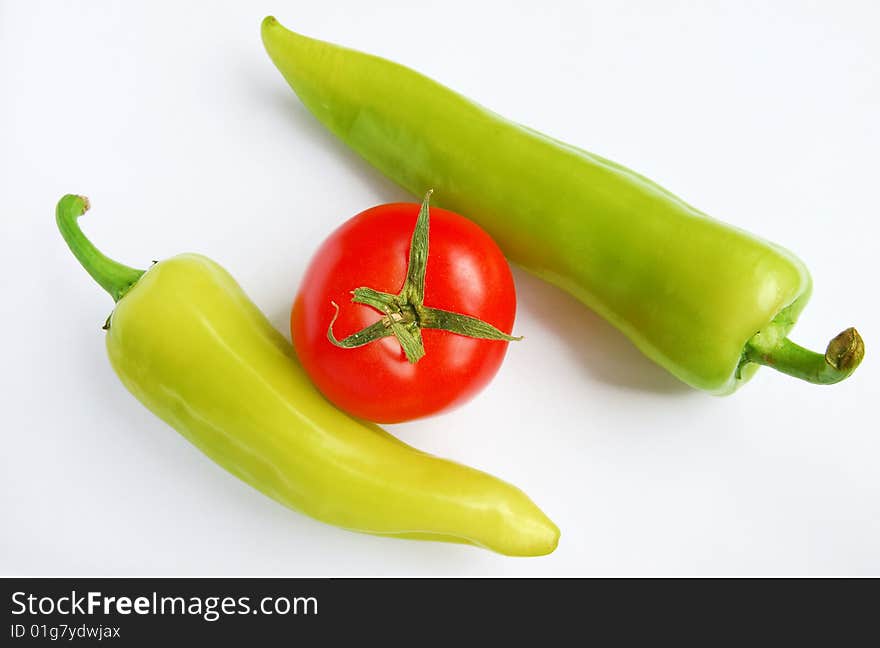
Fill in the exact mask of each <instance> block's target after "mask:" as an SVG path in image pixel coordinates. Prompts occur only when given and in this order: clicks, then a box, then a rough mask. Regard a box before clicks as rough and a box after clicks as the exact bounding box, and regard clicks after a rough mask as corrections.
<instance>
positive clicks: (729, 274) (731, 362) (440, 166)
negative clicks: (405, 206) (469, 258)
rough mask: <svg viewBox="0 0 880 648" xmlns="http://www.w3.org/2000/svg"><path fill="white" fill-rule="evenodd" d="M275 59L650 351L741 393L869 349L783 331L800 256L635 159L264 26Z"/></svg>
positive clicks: (852, 339) (841, 366)
mask: <svg viewBox="0 0 880 648" xmlns="http://www.w3.org/2000/svg"><path fill="white" fill-rule="evenodd" d="M262 36H263V43H264V45H265V47H266V50H267V52H268V53H269V56H270V58H271V59H272V61H273V62H274V63H275V65H276V66H277V67H278V69H279V70H280V71H281V74H282V75H283V76H284V78H285V79H286V80H287V82H288V83H289V84H290V86H291V87H292V88H293V90H294V91H295V92H296V94H297V95H298V96H299V98H300V99H301V100H302V102H303V103H304V104H305V106H306V107H307V108H308V109H309V110H310V111H311V112H312V113H313V114H314V115H315V117H317V118H318V120H319V121H321V122H322V123H323V124H324V125H325V126H326V127H327V128H328V129H329V130H330V131H332V132H333V133H334V134H335V135H336V136H338V137H339V138H340V139H341V140H342V141H343V142H345V143H346V144H347V145H349V146H350V147H351V148H352V149H354V150H355V151H356V152H357V153H358V154H360V155H361V156H362V157H363V158H365V159H366V160H367V161H369V162H370V163H372V164H373V165H374V166H376V167H377V168H378V169H379V170H381V171H382V172H383V173H385V174H386V175H387V176H388V177H390V178H391V179H392V180H394V181H396V182H397V183H399V184H400V185H401V186H403V187H404V188H405V189H407V190H409V191H411V192H413V193H415V194H417V195H420V194H421V193H423V192H424V190H425V188H426V187H433V188H434V189H435V190H436V192H437V195H438V196H439V197H440V200H439V201H438V202H439V204H440V205H441V206H443V207H446V208H448V209H451V210H453V211H456V212H458V213H461V214H464V215H466V216H468V217H469V218H472V219H473V220H475V221H476V222H477V223H479V224H480V225H481V226H482V227H483V228H484V229H486V230H487V231H488V232H489V233H490V234H491V235H492V236H493V237H494V238H495V240H496V241H497V242H498V244H499V245H500V247H501V249H502V250H503V251H504V252H505V253H506V254H507V255H508V257H509V258H510V259H511V260H512V261H513V262H515V263H517V264H519V265H521V266H522V267H524V268H526V269H527V270H529V271H531V272H533V273H534V274H536V275H537V276H539V277H541V278H543V279H545V280H547V281H549V282H550V283H552V284H555V285H556V286H559V287H560V288H562V289H564V290H566V291H568V292H569V293H571V294H572V295H574V296H575V297H576V298H577V299H579V300H580V301H582V302H583V303H585V304H586V305H588V306H589V307H591V308H592V309H594V310H595V311H597V312H598V313H599V314H600V315H602V316H603V317H604V318H605V319H607V320H608V321H609V322H611V323H612V324H613V325H614V326H616V327H617V328H618V329H620V330H621V331H622V332H623V333H624V334H625V335H626V336H627V337H628V338H629V339H630V340H631V341H632V342H633V343H635V345H636V346H637V347H638V348H639V349H640V350H641V351H642V352H643V353H644V354H645V355H647V356H648V357H649V358H651V359H652V360H654V361H655V362H657V363H658V364H660V365H661V366H663V367H665V368H666V369H667V370H668V371H670V372H671V373H672V374H674V375H675V376H677V377H678V378H680V379H681V380H683V381H684V382H686V383H688V384H689V385H692V386H693V387H696V388H699V389H703V390H706V391H709V392H712V393H715V394H729V393H731V392H733V391H734V390H735V389H736V388H737V387H738V386H739V385H741V384H743V383H744V382H745V381H746V380H747V379H748V378H749V377H750V376H751V375H752V374H753V373H754V371H755V370H756V369H757V367H758V365H759V364H763V365H767V366H771V367H774V368H775V369H777V370H779V371H782V372H785V373H787V374H790V375H792V376H795V377H798V378H802V379H804V380H807V381H809V382H813V383H819V384H830V383H834V382H838V381H840V380H842V379H843V378H845V377H847V376H848V375H850V374H851V373H852V372H853V371H854V370H855V368H856V367H857V366H858V364H859V362H861V359H862V357H863V355H864V343H863V342H862V339H861V337H860V336H859V334H858V333H857V332H856V330H855V329H853V328H850V329H847V330H846V331H844V332H843V333H841V334H840V335H838V336H837V337H835V338H834V339H833V340H832V341H831V342H830V343H829V345H828V348H827V350H826V352H825V354H820V353H815V352H812V351H809V350H807V349H804V348H802V347H800V346H798V345H796V344H794V343H793V342H791V341H790V340H788V338H787V337H786V336H787V335H788V332H789V330H790V329H791V327H792V326H793V325H794V323H795V321H796V320H797V317H798V315H799V314H800V312H801V310H802V309H803V308H804V306H805V305H806V303H807V300H808V298H809V296H810V289H811V279H810V275H809V272H808V271H807V268H806V267H805V266H804V264H803V263H802V262H801V261H800V260H799V259H797V258H796V257H795V256H794V255H793V254H792V253H790V252H788V251H787V250H785V249H783V248H781V247H779V246H778V245H775V244H772V243H768V242H766V241H763V240H761V239H759V238H757V237H755V236H752V235H750V234H747V233H746V232H743V231H741V230H739V229H736V228H734V227H730V226H728V225H725V224H723V223H721V222H719V221H717V220H713V219H711V218H709V217H708V216H706V215H705V214H703V213H702V212H700V211H698V210H696V209H694V208H693V207H691V206H690V205H688V204H687V203H685V202H684V201H683V200H681V199H679V198H677V197H676V196H674V195H673V194H671V193H670V192H668V191H666V190H665V189H663V188H661V187H659V186H657V185H656V184H654V183H653V182H651V181H650V180H648V179H646V178H644V177H642V176H640V175H638V174H637V173H634V172H633V171H630V170H629V169H627V168H625V167H623V166H621V165H619V164H616V163H614V162H611V161H609V160H606V159H604V158H601V157H599V156H598V155H594V154H592V153H588V152H586V151H583V150H580V149H578V148H575V147H573V146H570V145H568V144H564V143H562V142H559V141H556V140H554V139H551V138H549V137H547V136H545V135H542V134H541V133H538V132H535V131H533V130H531V129H529V128H526V127H524V126H520V125H518V124H515V123H512V122H510V121H507V120H505V119H503V118H502V117H500V116H498V115H497V114H495V113H493V112H491V111H489V110H486V109H485V108H483V107H481V106H479V105H477V104H476V103H474V102H472V101H470V100H468V99H466V98H465V97H463V96H461V95H459V94H457V93H455V92H453V91H452V90H449V89H448V88H445V87H444V86H442V85H440V84H438V83H436V82H435V81H432V80H431V79H428V78H426V77H424V76H422V75H421V74H418V73H417V72H414V71H413V70H410V69H408V68H406V67H403V66H400V65H397V64H396V63H392V62H390V61H387V60H384V59H381V58H378V57H375V56H371V55H368V54H363V53H360V52H356V51H353V50H350V49H346V48H343V47H339V46H336V45H332V44H330V43H325V42H322V41H318V40H313V39H311V38H307V37H305V36H301V35H299V34H296V33H294V32H291V31H289V30H287V29H285V28H284V27H282V26H281V25H280V24H279V23H278V22H277V21H276V20H275V19H274V18H272V17H269V18H266V19H265V20H264V21H263V26H262Z"/></svg>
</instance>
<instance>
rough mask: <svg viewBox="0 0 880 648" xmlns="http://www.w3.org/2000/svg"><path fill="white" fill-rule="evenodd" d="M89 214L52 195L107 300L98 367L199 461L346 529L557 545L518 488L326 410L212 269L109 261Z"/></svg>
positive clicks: (73, 201) (268, 328) (281, 344)
mask: <svg viewBox="0 0 880 648" xmlns="http://www.w3.org/2000/svg"><path fill="white" fill-rule="evenodd" d="M87 209H88V202H87V201H86V199H85V198H82V197H80V196H74V195H67V196H64V197H63V198H62V199H61V201H60V202H59V203H58V208H57V212H56V220H57V223H58V227H59V229H60V230H61V233H62V235H63V237H64V239H65V241H67V244H68V246H69V247H70V249H71V251H72V252H73V253H74V255H75V256H76V258H77V259H79V261H80V263H81V264H82V265H83V267H85V269H86V270H87V271H88V272H89V274H90V275H91V276H92V277H93V278H94V279H95V280H96V281H97V282H98V283H99V284H100V285H101V286H102V287H103V288H104V289H105V290H107V292H109V293H110V295H111V296H112V297H113V299H114V300H115V301H116V302H117V303H116V306H115V308H114V309H113V312H112V313H111V315H110V317H109V318H108V320H107V323H106V324H105V328H106V329H107V351H108V353H109V356H110V363H111V364H112V366H113V369H114V370H115V371H116V374H117V375H118V376H119V378H120V379H121V380H122V382H123V384H124V385H125V386H126V387H127V388H128V390H129V391H130V392H131V393H132V394H134V395H135V396H136V397H137V399H138V400H140V401H141V402H142V403H143V404H144V405H146V406H147V408H149V409H150V410H151V411H152V412H153V413H154V414H156V415H157V416H159V417H160V418H161V419H162V420H164V421H165V422H167V423H168V424H169V425H171V426H172V427H173V428H175V429H176V430H178V431H179V432H180V433H181V434H182V435H183V436H184V437H186V438H187V439H188V440H189V441H190V442H192V443H193V445H195V446H196V447H197V448H199V449H200V450H201V451H202V452H204V453H205V454H206V455H207V456H208V457H210V458H211V459H213V460H214V461H216V462H217V463H218V464H220V465H221V466H223V467H224V468H225V469H226V470H228V471H229V472H231V473H232V474H233V475H235V476H236V477H239V478H240V479H242V480H243V481H245V482H247V483H248V484H250V485H251V486H253V487H254V488H256V489H257V490H259V491H262V492H263V493H265V494H266V495H268V496H269V497H272V498H274V499H276V500H277V501H279V502H281V503H282V504H284V505H286V506H288V507H290V508H292V509H296V510H299V511H302V512H303V513H306V514H308V515H311V516H312V517H314V518H317V519H318V520H322V521H324V522H327V523H330V524H334V525H337V526H340V527H344V528H346V529H350V530H354V531H362V532H365V533H373V534H379V535H391V536H398V537H404V538H412V539H420V540H439V541H446V542H461V543H470V544H473V545H477V546H481V547H485V548H487V549H491V550H493V551H497V552H499V553H502V554H507V555H513V556H538V555H543V554H547V553H550V552H551V551H553V550H554V549H555V548H556V544H557V541H558V538H559V530H558V529H557V528H556V526H555V525H554V524H553V523H552V522H551V521H550V520H549V519H547V517H546V516H545V515H544V514H543V513H542V512H541V510H540V509H538V507H537V506H535V504H534V503H533V502H532V501H531V500H530V499H529V498H528V497H527V496H526V495H525V494H524V493H523V492H522V491H520V490H519V489H517V488H515V487H513V486H511V485H510V484H507V483H505V482H503V481H501V480H499V479H497V478H495V477H492V476H491V475H487V474H486V473H483V472H480V471H478V470H474V469H472V468H468V467H466V466H462V465H460V464H457V463H454V462H452V461H447V460H444V459H439V458H437V457H433V456H431V455H429V454H427V453H424V452H421V451H419V450H416V449H415V448H412V447H410V446H408V445H406V444H405V443H403V442H401V441H399V440H397V439H396V438H394V437H393V436H391V435H390V434H388V433H387V432H385V431H384V430H382V429H381V428H379V427H377V426H375V425H373V424H370V423H365V422H362V421H359V420H356V419H353V418H351V417H350V416H348V415H346V414H344V413H343V412H341V411H339V410H338V409H336V408H335V407H334V406H333V405H331V404H330V403H329V402H328V401H326V400H325V399H324V397H323V396H321V394H320V393H319V392H318V391H317V389H316V388H315V387H314V386H313V385H312V383H311V382H310V381H309V379H308V377H307V376H306V374H305V372H304V371H303V369H302V368H301V367H300V365H299V363H298V362H297V360H296V357H295V355H294V351H293V347H292V346H291V345H290V344H289V343H288V342H287V340H285V339H284V338H283V337H282V336H281V334H280V333H278V331H276V330H275V328H274V327H273V326H272V325H271V324H270V323H269V321H268V320H267V319H266V318H265V317H264V316H263V314H262V313H261V312H260V311H259V310H258V309H257V307H256V306H255V305H254V304H253V303H252V302H251V301H250V300H249V299H248V297H247V295H245V294H244V292H243V291H242V290H241V288H240V287H239V286H238V284H237V283H236V282H235V280H234V279H233V278H232V277H231V276H230V275H229V274H228V273H227V272H226V271H225V270H224V269H223V268H222V267H220V266H219V265H217V264H216V263H214V262H213V261H211V260H210V259H207V258H205V257H203V256H200V255H196V254H182V255H179V256H175V257H173V258H170V259H168V260H165V261H161V262H159V263H155V264H154V265H153V266H152V267H151V268H150V269H149V270H147V271H146V272H144V271H142V270H136V269H134V268H129V267H128V266H125V265H122V264H120V263H117V262H116V261H113V260H111V259H109V258H107V257H106V256H104V255H103V254H101V253H100V252H99V251H98V250H97V249H96V248H95V247H94V245H92V243H91V242H90V241H89V240H88V239H87V238H86V237H85V235H84V234H83V233H82V231H81V230H80V228H79V225H78V222H77V219H78V218H79V216H80V215H82V214H83V213H84V212H85V211H86V210H87ZM328 344H329V343H328Z"/></svg>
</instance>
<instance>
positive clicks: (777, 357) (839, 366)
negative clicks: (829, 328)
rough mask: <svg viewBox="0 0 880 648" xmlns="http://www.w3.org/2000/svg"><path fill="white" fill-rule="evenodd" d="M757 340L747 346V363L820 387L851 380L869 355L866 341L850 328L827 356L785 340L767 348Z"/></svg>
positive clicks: (840, 335) (754, 338)
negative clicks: (866, 350) (756, 364)
mask: <svg viewBox="0 0 880 648" xmlns="http://www.w3.org/2000/svg"><path fill="white" fill-rule="evenodd" d="M757 337H758V336H755V337H753V338H752V339H751V340H749V342H748V343H747V344H746V348H745V351H744V353H743V363H746V362H755V363H758V364H762V365H765V366H767V367H772V368H773V369H776V370H777V371H781V372H782V373H784V374H788V375H789V376H794V377H795V378H800V379H801V380H806V381H807V382H811V383H814V384H816V385H833V384H834V383H837V382H840V381H841V380H843V379H844V378H846V377H848V376H849V375H850V374H851V373H852V372H853V371H855V370H856V367H858V366H859V363H861V361H862V358H863V357H864V356H865V342H864V341H863V340H862V336H861V335H859V332H858V331H856V330H855V329H854V328H852V327H850V328H848V329H846V330H845V331H843V332H842V333H840V334H839V335H837V336H836V337H835V338H834V339H832V340H831V342H829V343H828V348H827V349H826V350H825V355H822V354H821V353H816V352H815V351H810V350H809V349H805V348H804V347H802V346H799V345H797V344H795V343H794V342H792V341H791V340H789V339H788V338H783V339H782V340H780V341H778V342H777V343H775V344H774V345H772V346H767V345H764V344H762V343H761V341H760V340H758V339H756V338H757Z"/></svg>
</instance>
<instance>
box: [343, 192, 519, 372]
mask: <svg viewBox="0 0 880 648" xmlns="http://www.w3.org/2000/svg"><path fill="white" fill-rule="evenodd" d="M432 192H433V189H432V190H429V191H428V193H427V194H425V199H424V200H423V201H422V206H421V208H420V209H419V216H418V218H417V219H416V226H415V229H414V230H413V235H412V240H411V241H410V247H409V260H408V263H407V269H406V279H405V280H404V282H403V287H402V288H401V289H400V292H399V293H398V294H396V295H392V294H390V293H383V292H379V291H378V290H374V289H373V288H367V287H363V286H362V287H360V288H356V289H355V290H353V291H352V295H353V297H352V300H351V301H352V302H354V303H356V304H365V305H367V306H370V307H372V308H375V309H376V310H377V311H379V312H380V313H382V314H383V315H384V317H383V318H382V319H381V320H379V321H378V322H376V323H375V324H371V325H370V326H367V327H366V328H364V329H362V330H360V331H358V332H357V333H352V334H351V335H349V336H348V337H347V338H345V339H344V340H337V339H336V336H335V335H333V324H335V323H336V318H337V316H338V315H339V306H337V305H336V303H335V302H330V303H331V304H332V305H333V308H335V309H336V313H335V314H334V315H333V319H332V320H331V321H330V326H329V327H328V328H327V339H328V340H330V342H331V343H332V344H333V345H335V346H338V347H341V348H344V349H354V348H357V347H360V346H364V345H365V344H369V343H370V342H374V341H376V340H378V339H381V338H384V337H388V336H389V335H393V336H394V337H396V338H397V341H398V342H399V343H400V346H401V348H402V349H403V352H404V354H405V355H406V358H407V360H409V361H410V362H411V363H413V364H415V363H416V362H418V361H419V360H420V359H421V358H422V357H424V355H425V347H424V345H423V343H422V329H439V330H442V331H449V332H450V333H456V334H458V335H464V336H467V337H471V338H477V339H480V340H501V341H505V342H513V341H517V340H521V339H522V338H521V337H513V336H511V335H508V334H507V333H504V332H503V331H500V330H499V329H497V328H495V327H494V326H492V325H491V324H489V323H488V322H484V321H483V320H480V319H477V318H476V317H471V316H470V315H464V314H462V313H453V312H450V311H444V310H440V309H437V308H428V307H427V306H425V305H424V299H425V275H426V272H427V268H428V229H429V220H430V215H429V206H428V203H429V201H430V199H431V193H432Z"/></svg>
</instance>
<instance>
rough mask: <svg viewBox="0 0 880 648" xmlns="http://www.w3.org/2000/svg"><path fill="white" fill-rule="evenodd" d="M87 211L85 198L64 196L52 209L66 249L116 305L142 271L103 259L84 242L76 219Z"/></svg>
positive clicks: (87, 206)
mask: <svg viewBox="0 0 880 648" xmlns="http://www.w3.org/2000/svg"><path fill="white" fill-rule="evenodd" d="M88 210H89V199H88V198H86V197H85V196H75V195H73V194H67V195H66V196H64V197H63V198H62V199H61V200H59V201H58V206H57V207H56V208H55V222H56V223H57V224H58V229H59V230H60V232H61V236H63V237H64V241H65V242H66V243H67V247H69V248H70V251H71V252H73V256H75V257H76V258H77V260H78V261H79V262H80V264H81V265H82V267H83V268H85V269H86V272H88V273H89V274H90V275H91V276H92V279H94V280H95V281H97V282H98V284H99V285H100V286H101V288H103V289H104V290H106V291H107V292H108V293H110V296H111V297H113V301H117V302H118V301H119V300H120V299H122V296H123V295H124V294H125V293H126V292H128V289H129V288H131V287H132V286H133V285H134V284H135V282H137V280H138V279H140V278H141V275H143V274H144V271H143V270H136V269H135V268H129V267H128V266H127V265H123V264H121V263H119V262H118V261H114V260H113V259H110V258H109V257H106V256H104V255H103V254H102V253H101V252H100V251H99V250H98V248H96V247H95V246H94V244H92V242H91V241H90V240H89V239H88V238H86V235H85V234H83V232H82V230H81V229H80V227H79V223H78V222H77V219H78V218H79V217H80V216H82V215H83V214H85V213H86V212H87V211H88Z"/></svg>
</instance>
